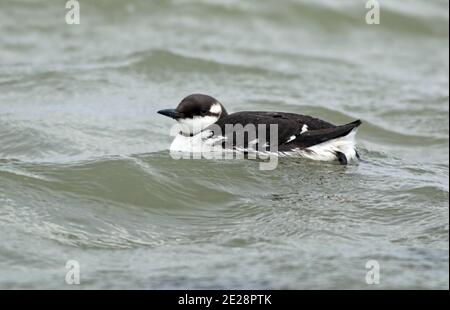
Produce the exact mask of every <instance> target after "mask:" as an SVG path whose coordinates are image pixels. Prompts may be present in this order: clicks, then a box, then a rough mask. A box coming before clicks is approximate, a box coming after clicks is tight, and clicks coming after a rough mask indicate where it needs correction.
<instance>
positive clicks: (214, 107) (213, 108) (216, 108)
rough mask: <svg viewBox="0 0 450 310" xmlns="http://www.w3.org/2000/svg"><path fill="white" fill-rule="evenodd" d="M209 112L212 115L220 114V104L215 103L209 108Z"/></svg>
mask: <svg viewBox="0 0 450 310" xmlns="http://www.w3.org/2000/svg"><path fill="white" fill-rule="evenodd" d="M209 112H210V113H212V114H220V113H222V107H221V106H220V104H218V103H215V104H213V105H212V106H211V108H210V109H209Z"/></svg>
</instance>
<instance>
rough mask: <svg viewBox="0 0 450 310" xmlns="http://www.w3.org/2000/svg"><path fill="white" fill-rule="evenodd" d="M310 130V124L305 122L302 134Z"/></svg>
mask: <svg viewBox="0 0 450 310" xmlns="http://www.w3.org/2000/svg"><path fill="white" fill-rule="evenodd" d="M307 131H308V125H306V124H304V125H303V127H302V131H301V132H300V134H302V133H305V132H307Z"/></svg>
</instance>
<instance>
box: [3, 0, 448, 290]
mask: <svg viewBox="0 0 450 310" xmlns="http://www.w3.org/2000/svg"><path fill="white" fill-rule="evenodd" d="M378 2H379V3H380V8H381V11H380V14H381V15H380V24H379V25H368V24H367V23H366V13H367V11H368V9H366V7H365V4H366V1H360V0H345V1H331V0H320V1H317V0H314V1H313V0H304V1H296V0H286V1H269V0H258V1H250V0H231V1H230V0H227V1H225V0H191V1H182V0H167V1H144V0H142V1H121V0H89V1H83V0H82V1H80V4H81V11H80V13H81V14H80V22H81V23H80V25H68V24H66V22H65V15H66V12H68V10H67V9H66V8H65V3H66V1H55V0H27V1H25V0H1V1H0V288H1V289H187V288H189V289H227V288H233V289H413V288H421V289H448V288H449V15H448V14H449V11H448V10H449V3H448V1H445V0H434V1H425V0H422V1H419V0H409V1H394V0H379V1H378ZM191 93H206V94H210V95H212V96H214V97H216V98H217V99H218V100H220V101H221V102H222V103H223V104H224V105H225V107H226V108H227V110H228V111H229V112H236V111H242V110H267V111H285V112H294V113H302V114H308V115H313V116H316V117H320V118H323V119H325V120H327V121H329V122H332V123H336V124H344V123H347V122H350V121H353V120H355V119H361V120H362V121H363V125H362V126H361V127H360V130H359V132H358V148H359V152H360V154H361V157H362V161H361V162H360V163H355V164H351V165H348V166H340V165H337V164H335V163H321V162H313V161H310V160H306V159H294V158H283V159H281V160H280V161H279V163H278V166H277V168H276V169H275V170H272V171H263V170H260V169H259V168H260V165H259V164H260V163H259V162H258V161H255V160H245V159H235V160H220V159H216V160H208V159H196V160H193V159H191V160H189V159H181V160H175V159H173V158H172V157H171V155H170V153H169V151H168V147H169V145H170V142H171V139H172V137H170V136H169V130H170V128H171V126H172V125H173V121H172V120H170V119H168V118H165V117H163V116H161V115H159V114H157V113H156V111H157V110H160V109H163V108H173V107H176V105H177V104H178V103H179V102H180V100H181V99H182V98H183V97H185V96H187V95H189V94H191ZM67 261H76V262H77V263H78V265H79V271H80V273H79V275H80V281H81V283H80V285H74V286H72V285H69V284H67V283H66V273H67V271H68V269H66V263H67ZM368 261H372V262H369V264H368V265H367V267H368V268H366V264H367V262H368ZM374 261H375V262H374ZM69 265H70V262H69ZM76 265H77V264H76V263H75V265H70V266H76ZM70 266H68V268H69V267H70ZM378 267H379V268H378ZM70 268H72V267H70ZM70 268H69V269H70ZM74 268H75V267H74ZM377 270H379V284H368V283H367V281H366V280H367V279H368V280H369V281H368V282H369V283H373V281H370V280H371V279H372V280H373V279H376V277H372V275H374V274H373V272H376V271H377ZM69 271H72V272H75V271H76V268H75V269H71V270H69ZM368 272H369V274H368ZM371 272H372V273H371ZM371 277H372V278H371ZM366 278H367V279H366ZM70 279H71V278H70V277H69V280H70ZM73 279H75V278H73ZM68 282H69V283H71V281H68Z"/></svg>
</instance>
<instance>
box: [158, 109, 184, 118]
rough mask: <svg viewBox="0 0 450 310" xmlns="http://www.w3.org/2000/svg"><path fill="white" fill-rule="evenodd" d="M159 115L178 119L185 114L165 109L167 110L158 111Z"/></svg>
mask: <svg viewBox="0 0 450 310" xmlns="http://www.w3.org/2000/svg"><path fill="white" fill-rule="evenodd" d="M158 113H159V114H162V115H164V116H167V117H170V118H173V119H178V118H181V117H183V114H182V113H180V112H177V110H175V109H165V110H160V111H158Z"/></svg>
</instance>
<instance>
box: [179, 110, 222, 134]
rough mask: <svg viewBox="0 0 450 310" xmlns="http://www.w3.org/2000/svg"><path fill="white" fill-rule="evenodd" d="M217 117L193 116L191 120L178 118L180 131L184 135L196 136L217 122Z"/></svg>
mask: <svg viewBox="0 0 450 310" xmlns="http://www.w3.org/2000/svg"><path fill="white" fill-rule="evenodd" d="M218 119H219V118H218V117H217V116H211V115H209V116H194V117H193V118H180V119H178V123H179V124H180V130H181V132H182V133H183V134H184V135H188V136H189V135H196V134H198V133H199V132H200V131H202V130H203V129H205V128H207V127H209V126H211V125H212V124H214V123H215V122H217V120H218Z"/></svg>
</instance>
